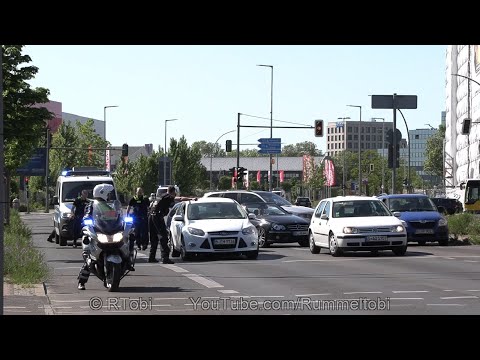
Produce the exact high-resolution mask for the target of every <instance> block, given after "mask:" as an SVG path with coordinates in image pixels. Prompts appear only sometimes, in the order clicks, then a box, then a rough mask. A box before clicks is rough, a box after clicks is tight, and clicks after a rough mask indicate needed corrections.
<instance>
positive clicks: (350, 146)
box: [348, 143, 480, 165]
mask: <svg viewBox="0 0 480 360" xmlns="http://www.w3.org/2000/svg"><path fill="white" fill-rule="evenodd" d="M348 148H349V149H351V148H352V143H348ZM479 165H480V164H479Z"/></svg>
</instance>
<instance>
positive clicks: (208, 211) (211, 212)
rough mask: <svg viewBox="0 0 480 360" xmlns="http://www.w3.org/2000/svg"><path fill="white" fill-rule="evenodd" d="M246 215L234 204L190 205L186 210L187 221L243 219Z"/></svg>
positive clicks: (209, 203) (210, 203)
mask: <svg viewBox="0 0 480 360" xmlns="http://www.w3.org/2000/svg"><path fill="white" fill-rule="evenodd" d="M246 217H247V214H246V212H245V210H243V208H242V207H241V206H240V205H239V204H237V203H234V202H231V203H230V202H208V203H196V204H190V205H189V206H188V208H187V218H188V219H189V220H206V219H245V218H246Z"/></svg>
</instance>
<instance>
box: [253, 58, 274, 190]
mask: <svg viewBox="0 0 480 360" xmlns="http://www.w3.org/2000/svg"><path fill="white" fill-rule="evenodd" d="M257 66H264V67H269V68H270V69H271V70H272V77H271V81H270V139H271V138H272V136H273V65H257ZM269 161H270V172H269V175H268V191H272V154H270V156H269Z"/></svg>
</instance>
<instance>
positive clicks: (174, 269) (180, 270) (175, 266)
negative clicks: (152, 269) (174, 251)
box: [160, 264, 188, 273]
mask: <svg viewBox="0 0 480 360" xmlns="http://www.w3.org/2000/svg"><path fill="white" fill-rule="evenodd" d="M160 266H163V267H164V268H166V269H170V270H173V271H175V272H178V273H188V270H186V269H183V268H181V267H180V266H177V265H171V264H161V265H160Z"/></svg>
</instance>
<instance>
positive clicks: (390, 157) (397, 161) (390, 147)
mask: <svg viewBox="0 0 480 360" xmlns="http://www.w3.org/2000/svg"><path fill="white" fill-rule="evenodd" d="M394 151H395V154H394V153H393V152H394ZM394 155H395V167H396V168H399V167H400V145H399V144H397V146H394V145H392V144H388V167H389V168H390V169H393V156H394Z"/></svg>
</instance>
